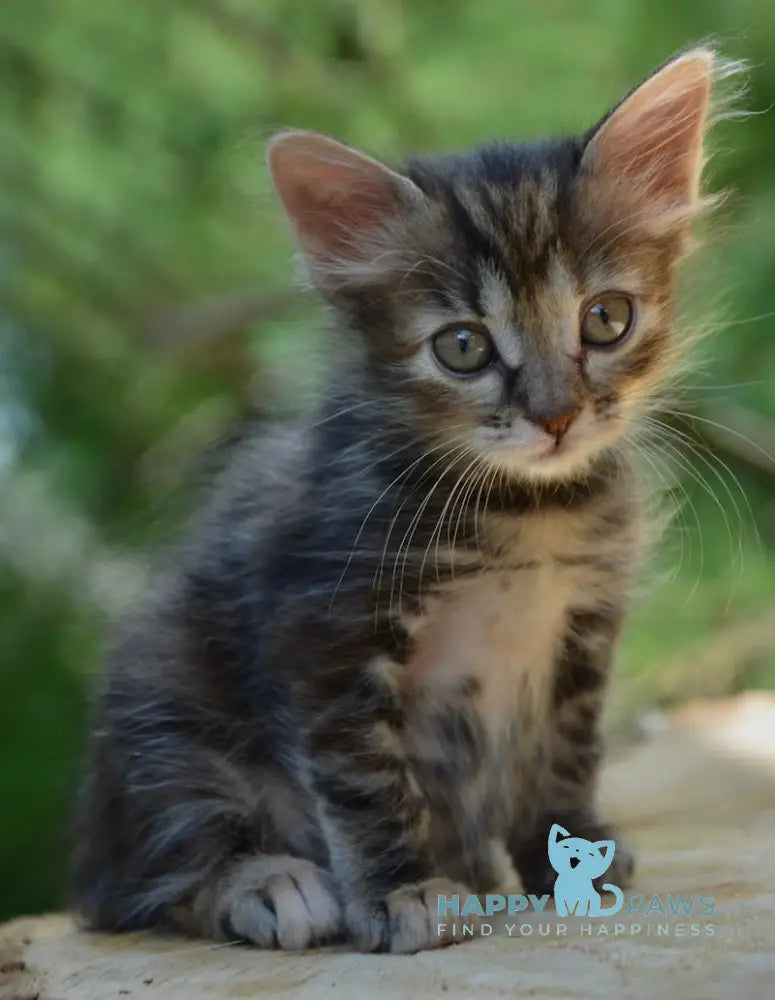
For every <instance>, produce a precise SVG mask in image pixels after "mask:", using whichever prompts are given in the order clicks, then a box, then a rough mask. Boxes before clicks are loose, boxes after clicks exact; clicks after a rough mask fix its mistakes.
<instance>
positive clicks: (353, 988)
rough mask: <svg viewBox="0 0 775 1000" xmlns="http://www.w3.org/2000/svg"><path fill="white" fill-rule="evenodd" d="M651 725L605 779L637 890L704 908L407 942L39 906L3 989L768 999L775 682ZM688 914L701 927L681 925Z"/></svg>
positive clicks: (774, 912) (4, 998) (291, 998)
mask: <svg viewBox="0 0 775 1000" xmlns="http://www.w3.org/2000/svg"><path fill="white" fill-rule="evenodd" d="M646 732H647V735H646V737H645V738H644V740H643V741H642V742H641V743H639V744H637V745H634V746H630V747H628V748H623V749H622V750H620V751H619V753H618V754H617V755H616V758H615V759H614V760H613V761H612V762H611V763H610V764H609V765H608V767H607V769H606V772H605V775H604V779H603V783H602V788H601V798H602V800H603V806H604V808H605V810H606V812H607V814H608V815H611V816H612V817H614V818H615V819H616V820H617V822H618V823H619V826H620V828H621V830H622V832H623V833H624V834H625V836H626V837H627V839H628V841H629V843H630V844H632V845H633V846H634V847H635V849H636V851H637V854H638V858H639V869H638V875H637V878H636V884H635V886H634V887H633V889H632V892H637V893H641V894H643V896H644V898H645V899H648V898H650V897H651V896H652V894H653V893H658V894H659V896H660V897H661V898H662V899H664V898H665V897H666V896H667V894H671V895H672V896H673V897H675V896H677V894H679V893H682V894H683V895H684V896H691V895H692V894H699V893H712V894H713V897H714V907H715V912H714V914H713V915H712V916H711V917H702V916H697V915H696V914H695V915H693V916H691V917H674V916H667V917H665V916H664V915H660V914H659V913H652V914H650V915H649V916H648V917H645V916H644V915H643V913H642V912H641V913H638V914H633V916H632V917H630V916H628V915H627V914H626V913H624V912H623V913H620V914H618V915H617V916H616V917H611V918H606V919H601V918H598V919H597V920H595V921H584V920H583V919H575V918H574V919H572V920H568V921H564V923H566V924H567V931H566V933H565V934H563V935H561V936H558V935H557V933H556V925H557V922H558V921H557V918H556V916H555V914H554V913H553V912H551V913H549V912H547V913H546V914H543V915H541V916H538V915H535V914H534V915H532V916H530V917H524V918H521V919H520V920H518V921H517V924H518V930H517V931H514V932H513V936H511V937H509V936H508V933H507V931H506V929H505V922H504V921H500V922H499V923H498V922H496V921H492V925H493V933H492V934H491V935H490V936H489V937H486V938H481V939H478V940H475V941H471V942H468V943H466V944H465V945H462V946H459V947H452V948H448V949H446V950H443V951H435V952H425V953H423V954H419V955H412V956H408V957H393V956H379V955H375V956H370V955H356V954H353V953H350V952H347V951H345V950H343V949H329V950H325V951H317V952H310V953H307V954H293V953H284V954H283V953H271V952H259V951H254V950H251V949H249V948H246V947H243V946H229V945H213V944H208V943H207V942H201V941H187V940H184V939H182V938H175V937H161V936H156V935H152V934H145V933H143V934H130V935H124V936H111V935H102V934H85V933H83V932H81V931H79V930H78V929H77V928H76V927H75V926H74V925H73V923H72V921H71V920H70V919H69V918H68V917H67V916H65V915H61V914H57V915H53V916H44V917H31V918H24V919H20V920H16V921H13V922H12V923H10V924H6V925H5V926H4V927H2V928H0V1000H110V998H114V997H115V998H119V997H125V998H127V1000H205V998H207V1000H232V998H234V1000H236V998H246V997H264V996H283V997H285V998H287V1000H313V998H315V1000H317V998H319V997H321V996H323V997H327V996H330V997H336V998H337V1000H339V998H342V997H344V998H350V997H352V998H353V1000H364V998H369V1000H380V998H385V1000H404V998H406V1000H415V998H418V997H439V998H442V997H443V998H446V1000H454V998H458V997H460V998H464V997H465V998H467V1000H468V998H472V997H512V998H518V1000H520V998H531V1000H614V998H615V1000H627V998H644V1000H645V998H647V997H648V998H657V997H659V998H667V997H669V998H673V997H676V998H681V1000H700V998H701V1000H772V998H773V997H775V697H773V696H772V695H769V694H764V693H750V694H747V695H743V696H740V697H738V698H734V699H728V700H723V701H714V702H695V703H692V704H690V705H688V706H686V707H684V708H682V709H680V710H677V711H674V712H670V713H668V714H666V715H660V716H654V717H652V718H651V719H650V720H649V724H648V725H647V726H646ZM509 922H510V923H513V922H514V921H513V919H512V920H511V921H509ZM616 923H619V924H620V925H624V927H625V931H624V932H621V931H620V932H619V933H616ZM692 923H695V924H697V925H698V926H699V927H700V930H699V932H698V933H697V934H696V935H693V933H692V931H691V929H689V930H687V931H685V932H679V931H678V929H677V928H678V926H679V925H683V926H684V927H687V926H689V925H691V924H692ZM539 924H542V925H543V926H544V927H549V928H550V930H551V928H552V927H554V928H555V932H554V933H549V934H548V935H547V936H543V935H542V934H541V933H540V928H539ZM601 924H605V925H606V927H607V928H608V931H607V933H605V934H603V933H602V932H600V930H599V928H600V925H601ZM633 924H640V925H641V930H640V931H639V932H633V931H632V925H633ZM660 924H661V925H662V927H663V928H664V926H665V925H667V926H668V927H669V932H668V933H663V932H660V930H659V926H660ZM709 924H711V925H712V926H713V932H712V934H711V933H710V932H709V931H708V930H707V927H708V925H709ZM590 925H592V927H593V931H594V933H592V934H590V933H587V931H586V928H587V927H589V926H590Z"/></svg>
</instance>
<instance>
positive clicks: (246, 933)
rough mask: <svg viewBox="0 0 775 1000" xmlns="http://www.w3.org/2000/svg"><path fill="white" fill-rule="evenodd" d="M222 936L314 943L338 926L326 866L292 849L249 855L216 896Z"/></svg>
mask: <svg viewBox="0 0 775 1000" xmlns="http://www.w3.org/2000/svg"><path fill="white" fill-rule="evenodd" d="M216 913H217V917H216V924H217V927H218V930H219V931H220V935H219V936H221V937H224V938H227V939H234V938H241V939H243V940H246V941H250V942H252V943H253V944H257V945H259V946H260V947H262V948H286V949H289V950H298V949H301V948H314V947H316V946H318V945H321V944H325V943H326V942H328V941H331V940H333V939H334V938H336V937H338V936H339V935H340V934H341V932H342V912H341V907H340V905H339V902H338V900H337V898H336V895H335V893H334V891H333V888H332V880H331V875H330V873H329V872H327V871H325V870H324V869H322V868H319V867H318V866H317V865H315V864H313V863H312V862H311V861H305V860H304V859H303V858H294V857H291V856H290V855H285V854H278V855H266V856H264V857H258V858H252V859H249V860H247V861H245V862H243V863H242V864H240V865H238V866H237V867H236V868H234V869H232V871H231V872H230V873H229V876H228V879H227V881H226V882H225V884H222V885H221V886H220V887H219V890H218V894H217V898H216Z"/></svg>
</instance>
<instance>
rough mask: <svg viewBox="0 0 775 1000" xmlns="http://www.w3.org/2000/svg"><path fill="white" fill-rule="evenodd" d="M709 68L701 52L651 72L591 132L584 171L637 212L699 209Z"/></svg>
mask: <svg viewBox="0 0 775 1000" xmlns="http://www.w3.org/2000/svg"><path fill="white" fill-rule="evenodd" d="M716 65H717V59H716V55H715V53H714V51H713V50H712V49H710V48H706V47H701V48H695V49H691V50H689V51H687V52H684V53H682V54H681V55H679V56H677V57H676V58H674V59H672V60H671V61H670V62H668V63H666V64H665V65H664V66H663V67H661V68H660V69H658V70H657V71H656V72H655V73H654V74H653V75H652V76H651V77H649V79H648V80H646V81H645V83H642V84H641V85H640V86H639V87H638V88H637V89H636V90H634V91H633V92H632V93H631V94H630V95H629V96H628V97H626V98H625V99H624V101H622V103H621V104H619V105H618V107H616V108H615V109H614V110H613V111H612V112H611V114H610V115H608V117H607V118H605V119H604V120H603V122H602V123H601V124H600V125H599V126H598V127H597V129H596V130H595V131H594V133H593V135H592V137H591V139H590V140H589V142H588V144H587V147H586V150H585V152H584V156H583V159H582V164H583V166H584V167H585V168H586V169H587V170H589V171H590V173H591V175H592V176H593V177H594V178H596V179H597V181H598V182H599V183H601V184H602V185H604V186H608V187H610V188H611V189H612V190H613V189H619V190H626V191H627V193H628V198H629V199H630V200H633V201H635V202H636V203H639V204H640V205H641V207H642V208H647V209H648V208H650V207H652V206H653V205H654V203H658V205H659V206H660V207H662V208H665V209H669V208H674V209H679V210H680V209H682V208H683V209H690V208H691V206H693V205H695V204H696V203H698V201H699V181H700V173H701V170H702V165H703V140H704V136H705V132H706V129H707V125H708V112H709V108H710V96H711V85H712V83H713V80H714V75H715V68H716Z"/></svg>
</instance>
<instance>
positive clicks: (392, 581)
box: [75, 50, 713, 951]
mask: <svg viewBox="0 0 775 1000" xmlns="http://www.w3.org/2000/svg"><path fill="white" fill-rule="evenodd" d="M687 60H688V62H687ZM712 61H713V56H712V53H710V52H708V51H707V50H698V51H696V52H694V53H688V54H685V55H683V56H681V57H679V58H678V59H677V60H675V61H674V62H673V63H670V64H668V65H667V66H666V67H665V68H663V69H662V70H661V71H660V73H659V74H657V76H655V77H653V78H651V80H650V81H649V82H648V83H647V84H646V85H644V87H646V88H647V89H648V95H651V96H650V97H648V95H647V97H648V100H647V101H646V104H647V107H648V109H652V110H653V107H657V109H659V108H663V109H667V110H665V112H664V114H665V115H666V116H667V118H665V120H664V121H661V120H659V114H657V117H656V119H655V118H654V117H653V115H652V117H651V118H650V119H649V121H651V122H652V124H653V123H654V121H657V125H659V128H657V126H656V125H655V126H654V128H655V131H654V135H656V136H658V138H659V142H656V143H652V145H651V146H650V145H649V143H648V142H647V141H641V139H642V135H641V132H642V130H641V132H638V128H639V127H640V118H639V116H640V115H642V112H643V108H642V106H643V103H644V102H643V100H641V98H640V97H639V96H638V95H639V94H640V95H641V97H642V89H643V88H641V90H640V91H635V92H634V95H632V96H631V97H630V98H628V99H627V100H626V101H625V102H624V103H623V104H621V105H620V106H619V107H618V108H617V109H616V110H615V111H614V112H613V113H612V114H611V115H609V116H607V118H606V119H605V120H604V121H603V123H602V124H601V125H599V126H598V127H597V128H596V129H593V130H590V131H589V132H587V133H585V134H584V135H583V136H580V137H576V138H568V139H560V140H552V141H548V142H545V143H541V144H537V145H528V146H515V145H505V144H504V145H496V146H490V147H487V148H486V149H482V150H478V151H474V152H473V153H470V154H466V155H461V156H450V157H445V158H440V159H417V160H413V161H411V162H410V163H409V164H408V165H407V166H406V168H405V169H404V170H403V171H401V172H395V171H391V170H388V169H387V168H384V167H382V166H381V165H379V164H377V163H376V161H373V160H370V159H368V158H366V157H363V156H361V154H358V153H355V152H354V151H352V150H349V149H348V148H347V147H344V146H341V145H340V144H337V143H335V142H334V141H333V140H329V139H326V138H325V137H311V136H310V135H309V134H306V133H302V134H295V135H294V134H292V135H291V136H285V137H280V139H278V140H276V141H275V143H274V144H273V147H272V150H271V151H270V166H271V168H272V170H273V173H274V176H275V181H276V183H277V186H278V191H279V193H280V196H281V198H282V200H283V202H284V204H285V206H286V208H287V210H288V212H289V215H290V217H291V221H292V223H293V225H294V228H295V231H296V234H297V237H298V239H299V241H300V244H301V247H302V250H303V252H304V254H305V255H306V258H307V263H308V269H309V274H310V277H311V279H312V281H313V282H314V284H315V285H316V286H317V287H318V288H319V290H320V292H321V293H322V294H323V295H324V296H325V297H326V299H327V300H328V302H329V304H330V305H331V307H332V309H333V310H334V313H335V316H336V322H337V325H338V327H339V328H340V329H342V330H343V331H345V334H346V335H345V337H344V339H343V340H342V341H339V340H337V341H336V342H335V343H336V345H337V346H336V350H335V351H334V352H333V353H334V356H335V359H336V363H335V365H332V372H331V380H330V384H329V387H328V389H327V391H326V393H325V395H324V397H323V398H322V399H321V400H320V403H319V407H318V410H317V412H316V414H315V416H314V417H313V418H310V419H309V420H308V421H302V422H300V423H299V424H298V425H295V426H289V427H285V428H275V429H273V428H268V427H264V428H261V429H260V430H258V431H254V432H251V433H249V434H247V435H246V437H245V440H244V441H243V442H242V443H241V444H240V445H239V446H237V447H236V449H235V450H234V452H233V453H232V454H231V455H230V456H229V461H228V462H227V463H226V469H225V471H224V472H223V473H222V474H221V475H220V477H219V478H218V481H217V482H216V484H215V486H214V488H213V491H212V497H211V499H210V501H209V503H208V504H207V505H206V507H205V510H204V511H203V512H202V514H201V516H200V518H199V519H198V521H197V523H196V525H195V527H194V529H193V530H192V532H191V540H190V543H189V545H188V546H187V547H185V548H184V549H183V550H182V551H180V552H178V553H177V554H176V555H175V557H174V558H173V559H172V560H171V563H170V565H169V566H168V568H167V570H166V571H165V573H164V574H163V575H162V577H161V578H160V581H159V583H158V585H157V587H156V588H155V589H154V590H153V592H152V593H151V594H149V596H148V598H147V600H146V602H145V605H144V606H143V607H142V608H140V609H138V611H137V613H136V614H135V615H134V616H133V618H132V620H131V621H130V622H128V623H127V625H126V626H125V628H124V629H123V631H122V633H121V634H120V636H119V638H118V640H117V642H116V644H115V646H114V648H113V650H112V651H111V652H110V654H109V656H108V662H107V666H106V670H105V673H104V676H103V682H102V686H101V690H100V692H99V696H98V701H97V709H96V720H95V726H94V733H93V739H92V753H91V759H90V765H89V769H88V773H87V776H86V779H85V782H84V789H83V803H82V811H81V823H80V827H79V831H78V839H77V857H76V870H75V904H76V906H77V908H78V910H79V912H80V913H81V914H82V915H83V916H84V917H85V918H86V919H87V920H88V921H89V922H90V923H91V924H92V925H94V926H96V927H102V928H111V929H119V930H120V929H129V928H136V927H144V926H149V925H159V924H163V925H169V924H173V925H175V926H178V927H182V928H185V929H187V930H190V931H194V932H196V933H203V934H206V935H209V936H214V937H226V938H232V937H237V938H244V939H246V940H250V941H252V942H254V943H256V944H258V945H261V946H266V947H273V946H279V947H285V948H304V947H309V946H313V945H316V944H319V943H321V942H324V941H327V940H331V939H334V938H338V937H342V936H343V937H345V938H347V939H348V940H350V941H351V942H352V943H354V945H355V946H356V947H358V948H360V949H364V950H379V949H388V950H393V951H413V950H417V949H419V948H425V947H432V946H434V945H436V944H439V943H443V940H444V939H443V938H441V939H440V938H439V936H438V935H437V933H436V921H435V919H434V915H435V900H436V897H437V895H438V893H439V892H451V891H455V889H456V888H460V886H462V885H464V886H465V887H467V889H469V890H484V889H488V888H491V887H492V886H494V885H495V884H498V883H502V882H503V881H504V880H506V881H508V880H509V879H511V878H514V877H515V873H514V871H513V867H512V866H516V869H517V873H518V875H519V876H520V877H521V878H522V880H523V882H524V883H525V884H526V885H527V886H528V887H530V888H531V889H535V888H542V887H544V886H545V885H546V882H547V878H548V859H547V856H546V851H545V845H546V837H547V834H548V830H549V827H550V826H551V824H552V823H553V822H560V823H561V824H562V825H563V826H564V827H566V828H567V829H570V830H571V831H572V832H573V833H574V835H576V836H584V837H590V838H591V839H600V838H601V837H602V836H604V834H603V833H602V832H601V831H600V830H598V829H597V826H598V823H597V819H596V817H595V811H594V789H595V775H596V772H597V767H598V763H599V760H600V755H601V747H600V740H599V734H598V720H599V715H600V711H601V706H602V702H603V695H604V691H605V687H606V683H607V680H608V675H609V672H610V668H611V663H612V660H613V656H614V653H615V647H616V641H617V638H618V635H619V633H620V630H621V627H622V623H623V620H624V617H625V614H626V607H627V602H628V594H629V592H630V589H631V584H632V581H633V579H634V576H635V574H636V572H637V567H638V563H639V560H640V556H641V552H642V549H643V544H644V517H643V500H642V489H641V486H640V485H639V483H638V481H637V479H636V476H635V474H634V473H633V471H632V469H631V467H630V459H629V452H628V444H627V440H628V435H629V434H630V433H631V431H632V429H633V428H634V427H635V426H636V422H637V419H638V415H639V414H640V413H642V412H645V411H646V410H647V408H648V406H649V404H650V401H651V399H652V398H653V394H654V391H655V389H656V388H657V387H658V386H659V385H660V384H661V383H662V381H663V380H664V378H665V377H666V376H668V375H669V374H670V372H671V370H672V369H673V367H674V365H675V360H676V358H677V357H678V355H679V354H680V349H681V335H680V331H676V330H675V329H674V328H673V305H674V301H673V300H674V286H675V270H676V266H677V263H678V261H679V259H680V257H681V254H682V252H683V249H684V245H685V240H686V235H687V226H688V221H689V219H690V218H691V217H692V215H693V214H695V212H696V209H697V207H698V204H699V201H698V199H699V195H698V192H697V185H696V176H697V173H698V170H699V166H698V164H699V162H700V160H701V157H702V134H703V131H704V128H705V118H706V104H705V103H703V102H706V101H707V89H708V88H707V84H708V81H709V79H710V74H711V68H712ZM676 67H677V68H676ZM660 77H662V78H663V85H662V87H661V88H660V85H659V79H660ZM654 81H657V83H656V84H655V83H654ZM682 88H683V89H682ZM655 94H656V96H654V95H655ZM682 94H683V97H682ZM671 116H672V117H671ZM671 122H672V126H671ZM628 130H629V132H632V133H633V134H636V133H637V135H639V136H641V139H639V142H638V143H635V142H633V149H634V150H635V151H636V153H637V157H638V158H639V159H637V162H629V161H627V159H626V155H625V153H623V152H622V148H623V147H622V145H621V142H620V139H621V137H622V136H624V137H626V136H627V135H628V134H629V133H628ZM611 135H614V137H615V138H616V139H617V141H616V142H615V143H614V142H613V140H612V139H611V138H610V137H611ZM665 137H667V140H669V148H670V161H669V163H668V161H667V160H666V159H665V157H664V156H663V154H662V153H660V152H659V147H660V146H661V145H662V144H663V143H664V141H667V140H666V139H665ZM682 137H683V138H682ZM611 148H613V149H615V156H614V153H612V152H611ZM633 155H635V154H633ZM682 156H683V157H685V159H686V162H685V164H684V161H683V160H681V157H682ZM612 159H613V160H614V161H615V168H616V169H615V176H616V180H614V179H612V169H613V168H612V163H611V160H612ZM644 164H645V167H644V166H643V165H644ZM639 170H640V171H641V172H642V173H643V176H640V175H639V173H638V171H639ZM628 171H629V174H628V173H627V172H628ZM625 175H627V176H628V178H629V179H628V183H627V184H623V183H622V182H621V181H622V177H623V176H625ZM684 175H685V176H684ZM639 184H640V187H639ZM660 184H662V187H660ZM681 184H683V188H681ZM643 191H647V192H648V198H647V199H645V201H644V197H643ZM606 192H608V193H609V195H610V197H608V198H606ZM611 290H618V291H622V292H625V293H627V294H628V295H629V296H630V297H631V298H632V300H633V301H634V303H635V313H636V323H635V328H634V330H633V333H632V335H631V336H629V337H628V338H627V339H626V342H622V344H621V345H620V346H618V347H617V348H616V349H611V350H593V349H589V348H588V347H585V346H584V345H583V344H581V342H580V339H579V336H580V335H579V323H580V316H581V315H583V311H584V309H585V308H586V304H588V303H589V302H590V301H594V297H595V296H596V295H599V294H601V293H603V292H605V291H611ZM451 322H455V323H460V322H464V323H476V324H478V326H479V327H486V328H487V329H488V330H489V332H490V335H491V337H492V340H493V342H494V344H495V347H496V350H497V362H495V363H493V364H492V365H491V366H490V367H489V368H488V369H487V370H486V371H483V372H482V373H481V374H479V375H477V376H476V377H470V378H456V377H454V376H451V375H450V374H449V373H448V372H446V371H444V370H443V369H442V367H441V366H440V365H439V364H438V363H437V362H436V360H435V358H434V355H433V350H432V338H433V335H434V333H435V332H436V331H437V330H439V329H441V328H443V327H444V326H445V325H446V324H448V323H451ZM568 412H573V413H574V414H575V420H574V421H573V423H572V425H571V426H570V429H569V430H568V431H567V434H566V435H565V437H564V438H563V439H562V441H560V437H559V435H557V436H556V435H555V434H554V432H551V433H550V432H548V431H547V430H546V429H545V424H546V422H547V421H548V422H549V423H550V424H551V422H552V421H553V420H555V419H557V418H558V417H559V416H561V415H563V414H566V413H568ZM560 445H562V447H560ZM593 831H594V832H593ZM617 853H618V854H621V853H622V852H617ZM625 875H626V872H624V871H623V872H621V873H620V877H624V876H625ZM460 891H463V890H462V889H461V890H460ZM447 933H448V935H449V934H451V933H452V930H451V928H450V929H448V931H447Z"/></svg>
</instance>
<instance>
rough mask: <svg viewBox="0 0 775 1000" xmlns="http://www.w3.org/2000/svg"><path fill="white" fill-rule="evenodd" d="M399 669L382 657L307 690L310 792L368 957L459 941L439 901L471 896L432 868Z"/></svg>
mask: <svg viewBox="0 0 775 1000" xmlns="http://www.w3.org/2000/svg"><path fill="white" fill-rule="evenodd" d="M396 669H398V666H397V665H396V664H393V663H391V662H390V661H389V660H387V659H385V658H379V659H378V660H375V661H372V662H371V663H370V664H369V665H367V666H366V667H364V668H361V669H358V670H347V669H339V670H337V671H335V672H334V673H333V674H328V675H326V677H325V679H324V681H323V682H321V680H320V679H318V681H317V683H316V684H315V685H314V686H313V687H312V688H311V689H310V690H308V691H307V692H306V700H307V701H308V704H309V705H310V707H312V706H313V705H316V706H317V708H316V710H314V711H312V712H308V713H307V718H308V724H307V728H306V732H305V734H304V735H305V739H304V744H305V750H306V754H307V759H306V760H305V761H304V763H303V768H304V770H305V771H306V776H305V784H306V785H307V786H308V787H309V788H310V790H311V791H312V792H313V794H314V795H315V797H316V800H317V805H318V814H319V819H320V824H321V828H322V830H323V834H324V837H325V839H326V843H327V846H328V851H329V856H330V864H331V869H332V871H333V873H334V876H335V879H336V880H337V883H338V887H339V892H340V897H341V901H342V904H343V907H344V912H345V922H346V925H347V929H348V932H349V934H350V935H351V937H352V938H353V940H354V942H355V944H356V945H357V947H358V948H359V949H361V950H362V951H393V952H413V951H419V950H421V949H425V948H434V947H438V946H439V945H444V944H448V943H450V942H451V941H452V940H460V939H461V938H460V937H459V936H458V935H460V929H459V927H457V926H456V922H455V921H454V920H453V919H451V918H445V919H444V920H442V919H441V918H440V917H439V915H438V897H439V895H445V896H450V895H452V894H454V893H458V894H460V895H461V896H463V897H465V896H466V895H468V892H469V890H468V889H467V888H466V887H465V886H462V885H460V884H459V883H455V882H453V881H452V880H450V879H447V878H445V877H443V875H441V874H440V873H438V872H437V871H436V870H435V868H434V864H433V858H432V854H431V850H430V844H429V831H430V815H429V809H428V804H427V802H426V800H425V797H424V796H423V794H422V791H421V789H420V786H419V784H418V782H417V780H416V778H415V776H414V774H413V772H412V768H411V766H410V764H409V762H408V761H407V758H406V754H405V752H404V745H403V735H402V728H403V724H404V718H403V712H402V710H401V707H400V702H399V698H398V693H397V690H396V688H395V686H394V685H393V683H392V682H391V679H390V678H391V674H392V673H393V671H394V670H396ZM457 923H458V924H459V923H460V921H458V922H457ZM440 925H443V927H442V932H441V933H439V928H440Z"/></svg>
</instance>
